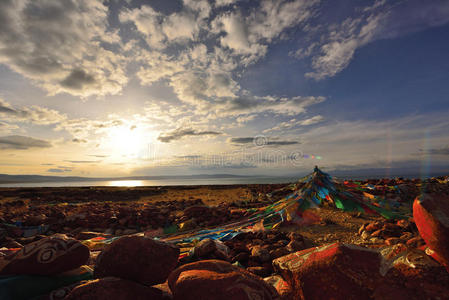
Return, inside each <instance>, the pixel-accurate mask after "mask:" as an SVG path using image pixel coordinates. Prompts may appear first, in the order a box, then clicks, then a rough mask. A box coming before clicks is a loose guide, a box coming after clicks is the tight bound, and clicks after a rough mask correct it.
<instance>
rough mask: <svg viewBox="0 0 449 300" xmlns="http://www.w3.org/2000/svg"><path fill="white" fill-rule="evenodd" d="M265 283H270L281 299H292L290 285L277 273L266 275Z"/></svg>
mask: <svg viewBox="0 0 449 300" xmlns="http://www.w3.org/2000/svg"><path fill="white" fill-rule="evenodd" d="M263 280H265V282H266V283H268V284H270V285H272V286H273V287H274V288H275V289H276V291H277V292H278V294H279V296H280V297H281V300H293V299H294V298H293V290H292V287H291V286H290V285H289V284H288V282H287V281H285V280H284V279H283V278H282V277H281V276H279V275H273V276H270V277H266V278H264V279H263Z"/></svg>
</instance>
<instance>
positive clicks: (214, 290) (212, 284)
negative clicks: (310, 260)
mask: <svg viewBox="0 0 449 300" xmlns="http://www.w3.org/2000/svg"><path fill="white" fill-rule="evenodd" d="M168 285H169V287H170V290H171V291H172V293H173V299H174V300H177V299H182V300H202V299H204V300H206V299H214V300H228V299H233V300H234V299H235V300H250V299H260V300H264V299H279V295H278V294H277V292H276V290H275V289H274V288H273V287H272V286H270V285H269V284H267V283H266V282H265V281H263V279H262V278H260V277H258V276H256V275H254V274H252V273H250V272H248V271H246V270H244V269H241V268H239V267H236V266H233V265H231V264H230V263H227V262H224V261H220V260H203V261H198V262H194V263H190V264H186V265H183V266H181V267H179V268H178V269H176V270H174V271H173V272H172V273H171V274H170V276H169V278H168Z"/></svg>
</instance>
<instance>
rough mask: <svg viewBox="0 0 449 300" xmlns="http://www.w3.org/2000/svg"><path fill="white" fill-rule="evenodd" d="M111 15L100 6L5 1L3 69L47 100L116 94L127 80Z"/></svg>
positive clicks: (0, 34)
mask: <svg viewBox="0 0 449 300" xmlns="http://www.w3.org/2000/svg"><path fill="white" fill-rule="evenodd" d="M108 13H109V12H108V7H107V6H105V5H104V4H103V3H102V2H101V1H87V0H67V1H56V2H52V1H46V0H32V1H31V0H22V1H11V0H6V1H1V2H0V23H1V24H2V26H1V27H0V49H1V50H0V63H3V64H5V65H7V66H8V67H10V68H11V69H12V70H14V71H16V72H17V73H19V74H21V75H23V76H24V77H26V78H29V79H31V80H32V82H34V83H36V84H37V85H39V86H40V87H42V88H44V89H46V90H47V91H48V92H49V94H57V93H69V94H72V95H76V96H81V97H87V96H91V95H99V96H103V95H108V94H117V93H119V92H120V91H121V90H122V87H123V85H125V84H126V83H127V80H128V79H127V77H126V75H125V58H124V56H122V55H121V54H119V53H118V51H112V50H111V49H113V48H115V49H119V48H120V38H119V36H118V34H117V32H115V31H113V30H111V28H109V27H108V24H109V22H108Z"/></svg>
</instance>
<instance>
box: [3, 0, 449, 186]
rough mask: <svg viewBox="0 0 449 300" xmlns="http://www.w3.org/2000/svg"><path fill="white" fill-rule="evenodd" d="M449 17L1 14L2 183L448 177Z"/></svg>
mask: <svg viewBox="0 0 449 300" xmlns="http://www.w3.org/2000/svg"><path fill="white" fill-rule="evenodd" d="M448 37H449V1H438V0H434V1H415V0H408V1H407V0H401V1H386V0H383V1H367V0H364V1H362V0H342V1H324V0H323V1H319V0H289V1H285V0H261V1H250V0H240V1H239V0H210V1H207V0H182V1H181V0H180V1H177V0H172V1H164V0H152V1H137V0H127V1H118V0H110V1H95V0H60V1H52V0H2V1H0V173H3V174H40V175H58V176H90V177H104V176H109V177H113V176H130V175H133V176H134V175H136V176H137V175H189V174H224V173H226V174H240V175H269V176H283V175H295V174H300V173H304V172H307V171H310V170H311V169H312V168H313V166H314V165H319V166H320V167H323V168H324V169H325V170H329V171H338V170H343V171H349V172H351V171H352V172H358V171H360V170H382V172H384V173H385V175H388V174H390V173H392V172H396V173H397V172H399V173H400V172H403V173H404V174H405V173H407V172H415V173H417V172H418V173H419V174H421V175H423V176H424V175H426V174H431V173H435V172H446V173H449V130H448V129H447V128H449V118H448V116H449V96H448V95H449V56H448V55H449V38H448Z"/></svg>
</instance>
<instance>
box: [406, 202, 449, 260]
mask: <svg viewBox="0 0 449 300" xmlns="http://www.w3.org/2000/svg"><path fill="white" fill-rule="evenodd" d="M413 218H414V220H415V223H416V227H418V230H419V233H420V235H421V236H422V238H423V239H424V241H425V242H426V244H427V245H428V246H429V248H431V249H432V250H433V251H435V252H436V253H437V254H438V256H439V257H441V259H442V261H443V264H444V265H445V266H449V197H448V196H445V195H442V194H424V195H421V196H418V197H417V198H416V199H415V201H414V202H413Z"/></svg>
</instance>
